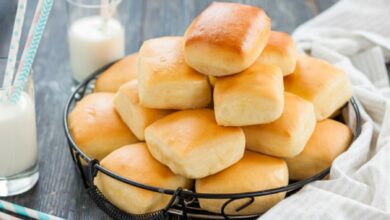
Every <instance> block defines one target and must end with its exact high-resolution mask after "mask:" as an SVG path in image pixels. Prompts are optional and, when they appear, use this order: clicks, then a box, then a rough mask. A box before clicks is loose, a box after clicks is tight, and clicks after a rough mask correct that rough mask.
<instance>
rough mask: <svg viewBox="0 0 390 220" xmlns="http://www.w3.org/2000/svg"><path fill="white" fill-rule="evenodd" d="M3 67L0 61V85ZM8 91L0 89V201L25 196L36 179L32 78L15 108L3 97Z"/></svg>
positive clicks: (14, 105) (3, 64)
mask: <svg viewBox="0 0 390 220" xmlns="http://www.w3.org/2000/svg"><path fill="white" fill-rule="evenodd" d="M5 65H6V60H4V59H0V82H2V80H1V78H2V77H3V76H4V69H5ZM31 75H32V74H31ZM0 85H2V83H1V84H0ZM8 89H9V88H1V87H0V197H3V196H12V195H17V194H21V193H23V192H26V191H27V190H29V189H31V188H32V187H33V186H34V185H35V184H36V182H37V181H38V177H39V174H38V163H37V134H36V123H35V104H34V89H33V82H32V77H31V76H30V79H29V81H28V83H27V85H26V87H25V88H24V91H23V93H22V96H21V98H20V100H19V102H18V103H17V104H13V103H11V102H10V100H9V98H8V97H7V96H6V95H5V93H6V92H7V91H8Z"/></svg>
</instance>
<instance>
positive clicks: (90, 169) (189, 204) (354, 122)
mask: <svg viewBox="0 0 390 220" xmlns="http://www.w3.org/2000/svg"><path fill="white" fill-rule="evenodd" d="M113 63H115V62H113ZM113 63H111V64H108V65H106V66H104V67H103V68H101V69H99V70H97V71H96V72H94V73H93V74H92V75H90V76H89V77H88V78H87V79H86V80H84V82H82V83H81V84H80V85H78V86H77V87H76V89H75V91H74V92H73V93H72V95H71V96H70V97H69V99H68V101H67V103H66V106H65V110H64V115H63V125H64V129H65V135H66V138H67V140H68V146H69V150H70V154H71V156H72V159H73V161H74V163H75V165H76V167H77V170H78V172H79V173H80V175H81V178H82V181H83V184H84V187H85V189H86V191H87V192H88V194H89V195H90V197H91V198H92V200H93V201H94V202H95V203H96V205H97V206H98V207H99V208H100V209H102V210H103V211H104V212H105V213H107V214H108V215H109V216H110V217H112V218H114V219H120V220H122V219H123V220H133V219H134V220H138V219H140V220H142V219H255V218H257V217H259V216H260V213H259V214H257V215H227V214H225V208H226V207H227V206H229V204H230V203H232V202H233V201H236V200H239V199H242V200H245V201H247V202H245V203H244V204H243V205H242V206H241V207H239V208H238V209H237V211H240V210H243V209H245V208H246V207H248V206H249V205H250V204H252V203H253V202H254V200H255V197H258V196H266V195H271V194H275V193H280V192H286V193H287V194H286V196H289V195H291V194H293V193H295V192H297V191H298V190H299V189H301V188H302V187H303V186H304V185H306V184H308V183H311V182H313V181H316V180H320V179H323V178H324V177H325V176H327V175H328V174H329V171H330V168H327V169H325V170H323V171H321V172H319V173H318V174H316V175H314V176H312V177H310V178H308V179H305V180H301V181H297V182H290V183H289V184H288V185H287V186H284V187H279V188H274V189H268V190H263V191H256V192H246V193H232V194H209V193H196V192H194V191H192V190H190V189H183V188H178V189H175V190H172V189H163V188H158V187H154V186H149V185H144V184H142V183H138V182H135V181H132V180H129V179H125V178H124V177H121V176H118V175H116V174H114V173H112V172H110V171H109V170H107V169H105V168H104V167H102V166H101V165H100V164H99V161H98V160H96V159H93V158H89V157H88V156H87V155H85V154H84V153H83V152H82V151H81V150H80V149H79V147H78V146H77V145H76V143H75V142H74V140H73V138H72V135H71V134H70V131H69V127H68V115H69V113H70V111H71V110H72V109H73V108H74V106H75V104H76V103H77V102H78V101H80V100H81V99H82V98H83V97H84V96H85V95H87V94H90V93H91V92H92V91H93V88H94V84H95V81H96V78H97V77H98V76H99V75H100V74H101V73H102V72H104V71H105V70H106V69H107V68H109V67H110V66H111V65H112V64H113ZM350 115H352V117H350ZM337 119H338V120H339V121H343V122H344V123H346V124H347V125H348V126H349V127H350V128H351V129H352V131H353V135H354V139H356V138H357V137H358V136H359V134H360V132H361V116H360V112H359V107H358V105H357V103H356V100H355V99H354V98H351V100H350V101H349V102H348V103H347V104H346V105H345V106H344V107H343V108H342V111H341V114H340V116H338V118H337ZM85 164H87V165H85ZM98 172H101V173H104V174H106V175H108V176H110V177H112V178H114V179H116V180H118V181H121V182H123V183H126V184H129V185H132V186H135V187H139V188H142V189H145V190H149V191H153V192H156V193H163V194H167V195H171V196H172V197H171V200H170V202H169V203H168V204H167V206H166V207H165V208H164V209H162V210H159V211H156V212H153V213H147V214H143V215H135V214H130V213H126V212H124V211H122V210H120V209H119V208H117V207H116V206H115V205H113V204H112V203H110V202H109V201H108V200H107V199H106V198H105V197H104V195H103V194H102V193H101V192H100V191H99V189H98V188H97V187H96V186H95V184H94V178H95V177H96V175H97V173H98ZM199 198H201V199H225V200H227V201H226V202H225V203H224V204H223V206H222V207H221V212H220V214H217V213H210V212H207V211H205V210H202V209H201V208H200V207H199V202H198V199H199Z"/></svg>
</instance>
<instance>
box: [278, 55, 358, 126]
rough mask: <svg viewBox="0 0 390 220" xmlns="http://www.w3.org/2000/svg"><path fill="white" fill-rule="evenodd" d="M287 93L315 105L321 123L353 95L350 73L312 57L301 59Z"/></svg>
mask: <svg viewBox="0 0 390 220" xmlns="http://www.w3.org/2000/svg"><path fill="white" fill-rule="evenodd" d="M284 87H285V90H286V91H288V92H291V93H294V94H296V95H299V96H301V97H303V98H304V99H306V100H308V101H310V102H312V103H313V105H314V110H315V112H316V116H317V120H318V121H321V120H323V119H325V118H328V117H329V116H331V115H332V113H334V112H335V111H336V110H337V109H339V108H340V107H342V106H343V105H344V104H345V103H346V102H348V100H349V99H350V98H351V96H352V88H351V84H350V82H349V80H348V77H347V76H346V74H345V73H344V72H343V71H342V70H340V69H338V68H336V67H334V66H333V65H331V64H329V63H327V62H325V61H323V60H320V59H316V58H312V57H309V56H300V57H299V58H298V62H297V67H296V69H295V71H294V73H293V74H291V75H289V76H288V77H286V78H285V80H284Z"/></svg>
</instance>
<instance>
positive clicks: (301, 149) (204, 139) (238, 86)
mask: <svg viewBox="0 0 390 220" xmlns="http://www.w3.org/2000/svg"><path fill="white" fill-rule="evenodd" d="M351 95H352V90H351V85H350V83H349V81H348V78H347V76H346V74H345V73H344V72H343V71H342V70H340V69H338V68H336V67H334V66H332V65H331V64H329V63H327V62H326V61H323V60H319V59H316V58H313V57H309V56H306V55H298V53H297V50H296V47H295V44H294V41H293V39H292V38H291V37H290V36H289V35H288V34H286V33H282V32H276V31H271V21H270V19H269V17H268V16H267V15H266V13H265V12H264V11H263V10H262V9H260V8H257V7H253V6H247V5H242V4H236V3H212V4H211V5H210V6H209V7H208V8H206V9H205V10H204V11H203V12H202V13H201V14H200V15H199V16H198V17H197V18H195V20H194V21H193V22H192V23H191V24H190V26H189V27H188V29H187V31H186V32H185V34H184V36H167V37H160V38H155V39H150V40H147V41H145V42H144V43H143V45H142V46H141V48H140V50H139V52H138V53H136V54H133V55H130V56H129V57H126V58H124V59H122V60H121V61H119V62H117V63H116V64H114V65H113V66H112V67H111V68H110V69H108V70H107V71H105V72H104V73H103V74H102V75H101V76H100V77H99V78H98V79H97V82H96V87H95V92H94V93H92V94H90V95H88V96H86V97H84V98H83V99H82V100H81V101H80V102H79V103H78V104H77V105H76V107H75V108H74V110H73V112H72V113H71V114H70V116H69V126H70V131H71V134H72V137H73V139H74V140H75V142H76V144H77V145H78V146H79V148H80V149H81V150H82V151H84V152H85V153H86V154H87V155H89V156H90V157H91V158H97V159H99V160H100V162H101V165H102V166H103V167H105V168H106V169H108V170H111V171H112V172H113V173H116V174H118V175H120V176H123V177H125V178H128V179H130V180H134V181H137V182H139V183H143V184H146V185H151V186H155V187H162V188H169V189H176V188H178V187H183V188H187V189H189V190H194V191H196V192H199V193H242V192H251V191H261V190H267V189H271V188H276V187H282V186H286V185H287V184H288V182H289V180H302V179H305V178H308V177H310V176H312V175H314V174H316V173H318V172H320V171H322V170H323V169H325V168H327V167H329V166H330V165H331V163H332V161H333V160H334V159H335V158H336V157H337V156H338V155H339V154H341V153H342V152H343V151H345V150H346V149H347V147H348V146H349V145H350V143H351V140H352V133H351V130H350V129H349V128H348V127H347V126H346V125H344V124H343V123H341V122H338V121H336V120H334V119H332V117H334V116H335V114H336V113H337V112H338V110H339V109H340V108H341V107H343V106H344V104H345V103H347V102H348V100H349V99H350V97H351ZM95 183H96V185H97V186H98V188H99V189H100V190H101V192H102V193H103V194H104V195H105V197H106V198H107V199H109V200H110V201H111V202H112V203H113V204H114V205H116V206H118V207H119V208H121V209H122V210H124V211H127V212H129V213H135V214H142V213H147V212H152V211H156V210H159V209H162V208H164V207H165V206H166V205H167V203H168V200H169V197H168V196H164V195H162V194H159V193H153V192H149V191H146V190H143V189H140V188H137V187H133V186H130V185H126V184H123V183H121V182H119V181H117V180H114V179H112V178H111V177H108V176H106V175H104V174H102V173H99V174H98V176H97V177H96V179H95ZM284 196H285V193H278V194H273V195H268V196H262V197H256V198H255V200H254V202H253V203H252V204H251V205H250V206H248V207H246V208H244V209H242V210H239V211H238V210H237V208H238V207H240V206H241V205H242V204H244V203H246V202H247V199H242V200H235V201H234V202H232V203H230V204H229V205H228V206H227V207H226V209H225V213H227V214H231V215H239V214H258V213H262V212H265V211H266V210H268V209H269V208H271V207H272V206H273V205H275V204H276V203H278V202H279V201H280V200H282V199H283V198H284ZM226 201H227V200H226V199H219V200H218V199H212V200H211V199H210V200H208V199H200V200H199V203H200V207H201V208H203V209H205V210H208V211H210V212H216V213H219V212H220V211H221V208H222V205H223V204H224V203H225V202H226Z"/></svg>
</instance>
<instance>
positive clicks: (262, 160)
mask: <svg viewBox="0 0 390 220" xmlns="http://www.w3.org/2000/svg"><path fill="white" fill-rule="evenodd" d="M287 184H288V170H287V166H286V163H285V162H284V161H283V160H282V159H278V158H274V157H270V156H266V155H263V154H257V153H253V152H250V151H246V152H245V154H244V157H243V158H242V159H241V160H240V161H238V162H237V163H236V164H234V165H232V166H231V167H229V168H227V169H225V170H223V171H221V172H219V173H217V174H214V175H211V176H208V177H205V178H203V179H198V180H196V182H195V188H196V192H198V193H218V194H220V193H244V192H253V191H261V190H267V189H273V188H277V187H282V186H286V185H287ZM284 196H285V193H277V194H273V195H268V196H257V197H254V198H255V200H254V202H253V203H252V204H251V205H249V206H248V207H246V208H244V209H242V210H241V211H239V212H237V211H236V209H237V208H240V207H241V206H242V205H244V204H245V203H246V202H248V201H249V199H248V198H246V199H239V200H236V201H233V202H232V203H230V204H229V205H227V206H226V208H225V213H226V214H229V215H250V214H260V213H263V212H265V211H267V210H268V209H270V208H271V207H272V206H274V205H275V204H276V203H278V202H279V201H280V200H282V199H283V198H284ZM226 201H227V199H199V203H200V207H201V208H202V209H205V210H208V211H210V212H216V213H220V212H221V208H222V206H223V204H224V203H225V202H226Z"/></svg>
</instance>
